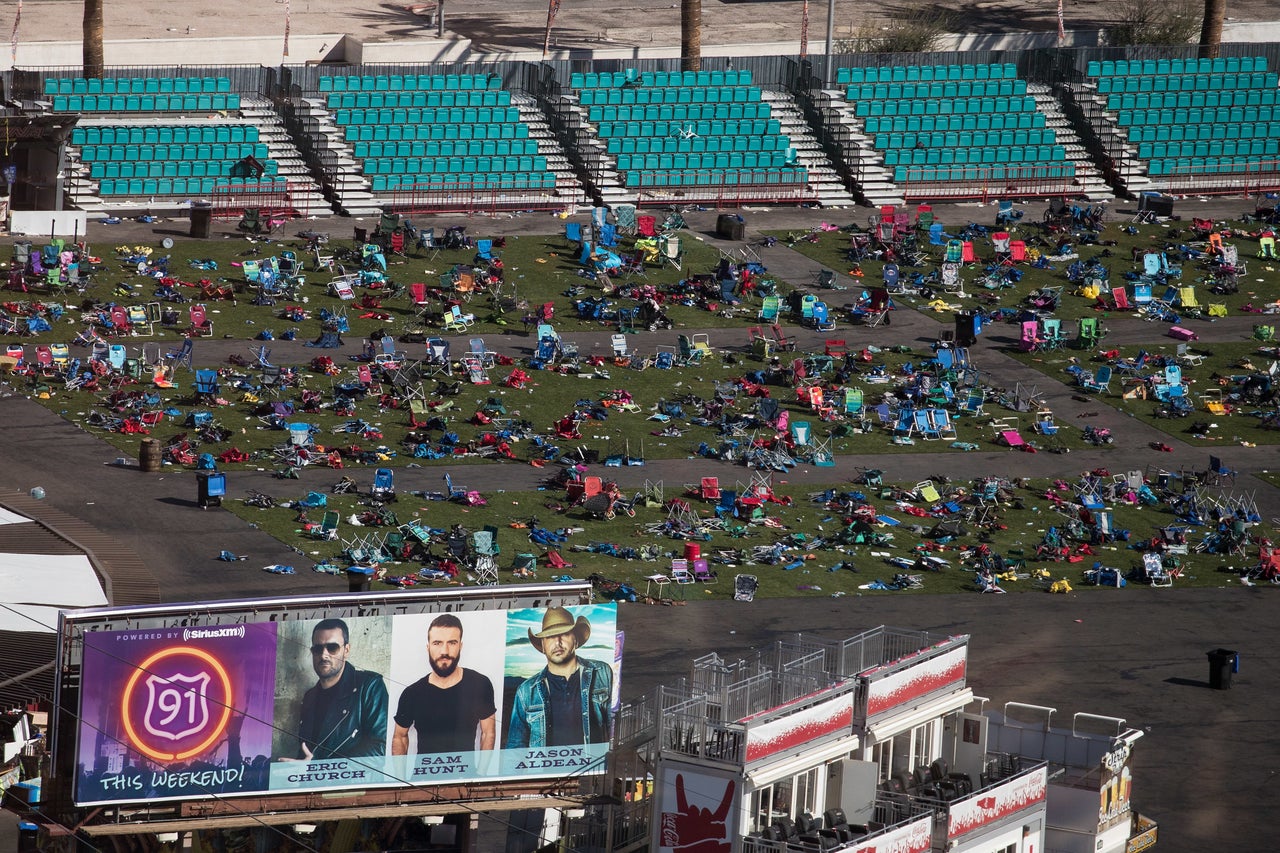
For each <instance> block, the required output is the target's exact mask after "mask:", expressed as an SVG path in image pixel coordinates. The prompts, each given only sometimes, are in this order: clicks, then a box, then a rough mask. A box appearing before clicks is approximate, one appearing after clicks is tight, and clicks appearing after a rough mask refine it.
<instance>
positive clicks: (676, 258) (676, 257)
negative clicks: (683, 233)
mask: <svg viewBox="0 0 1280 853" xmlns="http://www.w3.org/2000/svg"><path fill="white" fill-rule="evenodd" d="M661 258H662V262H663V264H669V265H671V266H673V267H675V268H676V269H677V270H679V269H683V268H684V245H683V243H682V242H681V240H680V237H679V235H677V234H668V235H667V236H666V237H665V238H663V240H662V251H661Z"/></svg>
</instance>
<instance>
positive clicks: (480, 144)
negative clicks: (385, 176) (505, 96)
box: [351, 139, 538, 160]
mask: <svg viewBox="0 0 1280 853" xmlns="http://www.w3.org/2000/svg"><path fill="white" fill-rule="evenodd" d="M351 153H352V155H353V156H354V157H355V158H356V159H357V160H363V159H364V158H366V157H506V156H509V155H512V154H514V155H516V156H517V157H518V156H520V155H522V154H529V155H533V154H537V153H538V143H537V141H536V140H533V139H446V140H421V139H415V140H412V141H405V140H401V141H398V142H357V143H355V144H354V145H352V146H351Z"/></svg>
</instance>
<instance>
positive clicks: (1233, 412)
mask: <svg viewBox="0 0 1280 853" xmlns="http://www.w3.org/2000/svg"><path fill="white" fill-rule="evenodd" d="M1104 346H1105V342H1104ZM1111 351H1114V352H1117V353H1118V358H1119V359H1120V360H1123V361H1125V362H1128V363H1131V364H1132V363H1136V360H1137V359H1138V358H1139V357H1140V355H1141V353H1142V352H1146V353H1148V361H1147V363H1146V366H1145V367H1144V369H1142V370H1140V371H1138V375H1135V374H1134V373H1133V372H1132V371H1130V372H1129V373H1128V374H1125V373H1122V372H1120V371H1118V370H1116V371H1113V378H1112V380H1111V384H1110V392H1109V393H1102V394H1092V395H1091V397H1092V398H1093V399H1096V400H1098V402H1099V403H1100V404H1106V405H1109V406H1113V407H1115V408H1117V409H1119V410H1120V411H1122V412H1125V413H1127V414H1129V415H1131V416H1132V417H1134V418H1137V419H1138V420H1141V421H1143V422H1144V423H1147V424H1150V425H1151V426H1153V427H1155V428H1157V429H1159V430H1162V431H1164V432H1167V433H1169V434H1170V435H1173V436H1176V437H1177V438H1179V439H1180V440H1182V441H1186V442H1188V443H1189V444H1192V445H1196V446H1203V447H1207V448H1209V449H1210V452H1212V448H1214V447H1222V446H1237V447H1238V446H1246V447H1247V446H1248V445H1252V444H1277V443H1280V430H1277V429H1276V428H1274V427H1268V426H1265V425H1264V422H1263V416H1264V415H1266V414H1268V413H1269V412H1270V411H1272V410H1273V408H1274V407H1269V406H1260V405H1257V404H1254V403H1250V402H1248V401H1245V400H1235V401H1233V400H1232V399H1231V394H1232V392H1233V391H1235V390H1237V388H1238V386H1239V384H1240V381H1242V380H1244V379H1246V378H1247V377H1249V376H1251V375H1264V374H1265V372H1266V371H1267V370H1268V369H1269V368H1270V366H1271V365H1272V364H1274V363H1275V361H1276V358H1277V356H1280V351H1278V350H1277V348H1276V347H1275V346H1274V345H1272V344H1259V343H1258V342H1257V341H1253V342H1239V343H1214V344H1212V345H1200V344H1193V345H1192V346H1191V348H1190V353H1191V355H1192V358H1193V360H1195V361H1197V362H1199V363H1198V364H1196V365H1195V366H1192V365H1190V364H1183V365H1180V367H1181V371H1182V377H1183V382H1184V383H1185V384H1186V386H1187V389H1188V390H1187V398H1188V401H1189V402H1190V404H1191V406H1192V408H1193V411H1191V412H1190V413H1189V414H1187V415H1185V416H1182V417H1168V416H1162V415H1161V411H1162V410H1165V409H1167V407H1165V406H1163V405H1162V404H1161V402H1160V401H1159V400H1158V399H1156V397H1155V395H1154V389H1152V388H1150V384H1149V383H1146V382H1143V381H1141V379H1140V378H1139V376H1141V377H1150V376H1152V375H1154V374H1156V373H1159V372H1160V371H1161V370H1162V369H1163V368H1161V367H1159V366H1156V365H1155V364H1154V362H1153V361H1152V359H1153V358H1158V357H1164V358H1169V359H1173V358H1174V357H1175V356H1176V343H1175V342H1173V341H1169V342H1168V343H1158V344H1149V345H1146V346H1142V347H1139V346H1124V347H1117V348H1115V350H1111ZM1012 355H1014V357H1015V358H1017V359H1018V360H1019V361H1022V362H1023V363H1025V364H1027V365H1029V366H1031V367H1034V368H1036V369H1037V370H1041V371H1043V372H1044V373H1045V374H1046V375H1048V376H1052V377H1053V378H1055V379H1058V380H1060V381H1064V382H1068V383H1070V382H1072V381H1073V380H1072V377H1071V376H1070V375H1067V374H1066V373H1065V371H1066V370H1067V368H1068V367H1070V366H1073V365H1076V366H1079V367H1080V368H1081V369H1083V370H1087V371H1088V372H1089V374H1090V375H1093V373H1094V372H1095V371H1096V369H1097V367H1098V366H1099V365H1101V364H1103V363H1104V362H1105V361H1106V360H1105V359H1103V358H1102V357H1101V356H1100V355H1099V354H1097V353H1093V354H1090V353H1087V352H1080V351H1077V350H1060V351H1056V352H1043V353H1012ZM1208 401H1213V402H1215V403H1216V402H1219V401H1225V404H1226V407H1227V408H1228V411H1226V412H1216V413H1215V412H1211V411H1210V410H1209V409H1208V407H1207V402H1208ZM1193 425H1208V429H1204V430H1200V429H1192V426H1193Z"/></svg>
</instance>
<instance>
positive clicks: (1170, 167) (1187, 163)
mask: <svg viewBox="0 0 1280 853" xmlns="http://www.w3.org/2000/svg"><path fill="white" fill-rule="evenodd" d="M1273 171H1275V158H1272V157H1263V158H1256V157H1228V158H1219V157H1206V158H1196V159H1188V158H1179V159H1162V160H1152V161H1151V162H1149V163H1148V164H1147V174H1149V175H1151V176H1152V177H1159V176H1164V175H1231V174H1241V173H1253V174H1256V173H1259V172H1273Z"/></svg>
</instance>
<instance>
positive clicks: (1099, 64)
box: [1085, 56, 1267, 77]
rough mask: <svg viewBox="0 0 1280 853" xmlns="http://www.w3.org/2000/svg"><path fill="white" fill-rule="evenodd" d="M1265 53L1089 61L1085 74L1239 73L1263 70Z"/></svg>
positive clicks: (1107, 75) (1092, 75)
mask: <svg viewBox="0 0 1280 853" xmlns="http://www.w3.org/2000/svg"><path fill="white" fill-rule="evenodd" d="M1266 70H1267V58H1266V57H1265V56H1241V57H1237V56H1226V57H1218V58H1217V59H1200V58H1196V59H1119V60H1116V61H1114V62H1113V61H1111V60H1109V59H1108V60H1102V61H1096V60H1095V61H1093V62H1090V63H1089V64H1088V66H1086V70H1085V74H1086V76H1089V77H1116V76H1120V77H1125V76H1129V75H1134V74H1160V75H1165V74H1239V73H1241V72H1243V73H1246V74H1247V73H1250V72H1253V71H1266Z"/></svg>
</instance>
